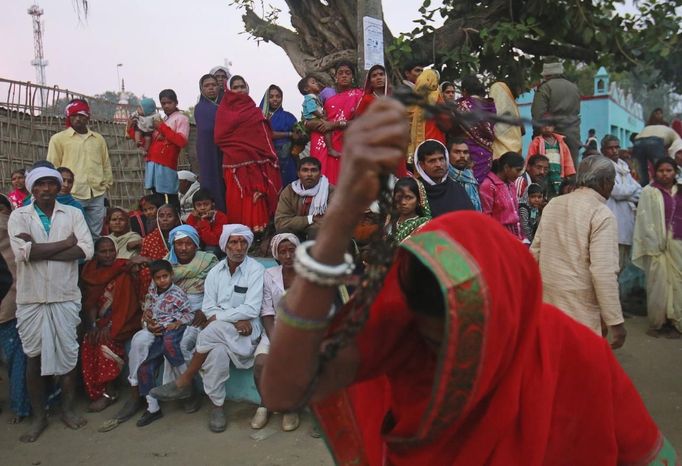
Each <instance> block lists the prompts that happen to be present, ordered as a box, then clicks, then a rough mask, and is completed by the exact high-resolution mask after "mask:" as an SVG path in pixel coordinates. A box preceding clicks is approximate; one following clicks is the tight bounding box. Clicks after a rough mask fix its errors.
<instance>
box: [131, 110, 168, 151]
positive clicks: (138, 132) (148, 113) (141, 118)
mask: <svg viewBox="0 0 682 466" xmlns="http://www.w3.org/2000/svg"><path fill="white" fill-rule="evenodd" d="M130 118H132V120H133V129H134V131H135V135H134V137H133V139H134V140H135V145H137V147H139V148H140V149H142V150H144V152H145V154H146V153H147V151H148V150H149V146H151V145H152V134H154V129H155V128H154V120H161V116H160V115H159V113H158V112H157V111H156V103H154V99H148V98H144V99H141V100H140V105H138V106H137V109H135V111H134V112H133V113H132V115H130Z"/></svg>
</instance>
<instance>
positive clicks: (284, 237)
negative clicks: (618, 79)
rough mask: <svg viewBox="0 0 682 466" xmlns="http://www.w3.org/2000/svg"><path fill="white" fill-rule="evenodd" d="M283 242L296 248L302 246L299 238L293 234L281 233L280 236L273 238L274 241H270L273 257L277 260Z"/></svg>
mask: <svg viewBox="0 0 682 466" xmlns="http://www.w3.org/2000/svg"><path fill="white" fill-rule="evenodd" d="M282 241H289V242H290V243H292V244H293V245H294V246H298V245H300V244H301V241H300V240H299V239H298V236H296V235H294V234H293V233H280V234H279V235H275V236H273V237H272V240H271V241H270V247H271V248H272V257H274V258H275V259H277V248H278V247H279V245H280V243H281V242H282Z"/></svg>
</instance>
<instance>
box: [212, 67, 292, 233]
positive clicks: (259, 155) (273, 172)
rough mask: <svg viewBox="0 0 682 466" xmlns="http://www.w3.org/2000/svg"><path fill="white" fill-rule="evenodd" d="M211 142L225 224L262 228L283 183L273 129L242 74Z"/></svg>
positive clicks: (219, 114)
mask: <svg viewBox="0 0 682 466" xmlns="http://www.w3.org/2000/svg"><path fill="white" fill-rule="evenodd" d="M214 135H215V142H216V144H217V145H218V147H220V149H221V150H222V152H223V170H224V178H225V185H226V186H227V188H226V192H225V202H226V204H227V218H228V223H241V224H242V225H246V226H248V227H249V228H251V230H253V231H254V232H260V231H263V230H265V227H266V226H267V224H268V223H269V222H270V219H271V218H272V217H273V216H274V215H275V210H276V209H277V197H278V195H279V191H280V190H281V189H282V179H281V175H280V172H279V164H278V162H277V153H276V152H275V148H274V146H273V144H272V129H271V128H270V123H269V122H268V120H267V119H266V118H265V117H264V116H263V112H262V111H261V110H260V109H259V108H258V107H257V106H256V103H255V102H254V101H253V100H252V99H251V97H249V86H248V84H247V83H246V81H245V80H244V78H242V77H241V76H232V77H231V78H230V81H229V89H228V90H226V91H225V95H224V96H223V99H222V100H221V101H220V105H219V106H218V111H217V113H216V119H215V133H214Z"/></svg>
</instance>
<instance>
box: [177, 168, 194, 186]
mask: <svg viewBox="0 0 682 466" xmlns="http://www.w3.org/2000/svg"><path fill="white" fill-rule="evenodd" d="M178 179H179V180H184V181H189V182H190V183H194V182H195V181H196V180H197V175H195V174H194V173H192V172H191V171H189V170H180V171H179V172H178Z"/></svg>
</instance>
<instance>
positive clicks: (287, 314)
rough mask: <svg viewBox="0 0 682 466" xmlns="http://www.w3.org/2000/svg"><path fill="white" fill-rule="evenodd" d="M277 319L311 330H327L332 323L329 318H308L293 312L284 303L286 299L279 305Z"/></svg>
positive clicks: (298, 327)
mask: <svg viewBox="0 0 682 466" xmlns="http://www.w3.org/2000/svg"><path fill="white" fill-rule="evenodd" d="M277 321H278V322H282V323H283V324H284V325H286V326H288V327H291V328H295V329H297V330H305V331H310V332H317V331H320V330H326V329H327V327H329V323H330V321H329V319H324V320H318V319H306V318H304V317H301V316H297V315H296V314H292V313H291V311H290V310H289V309H287V307H286V305H285V304H284V299H281V300H280V301H279V304H278V305H277Z"/></svg>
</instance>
